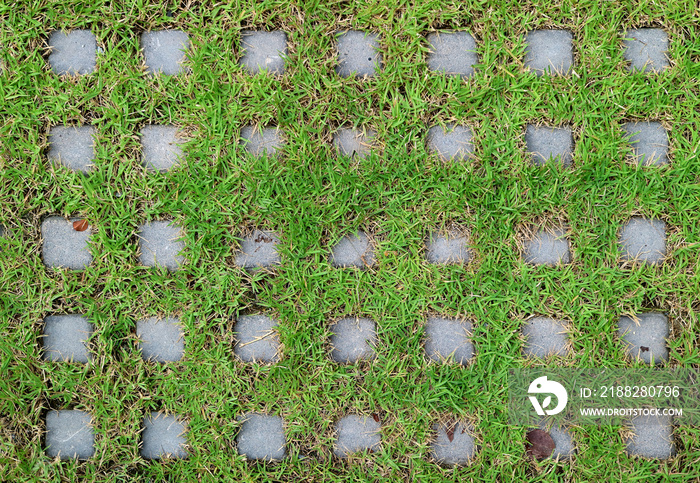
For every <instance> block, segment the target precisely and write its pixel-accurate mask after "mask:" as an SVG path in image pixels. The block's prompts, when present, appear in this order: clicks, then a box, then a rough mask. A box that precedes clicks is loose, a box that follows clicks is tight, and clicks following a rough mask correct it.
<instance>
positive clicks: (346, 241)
mask: <svg viewBox="0 0 700 483" xmlns="http://www.w3.org/2000/svg"><path fill="white" fill-rule="evenodd" d="M374 261H375V257H374V248H373V246H372V241H371V240H370V239H369V237H368V236H367V234H366V233H365V232H363V231H358V232H357V233H355V234H352V235H348V236H345V237H343V238H341V239H340V241H339V242H338V243H337V244H336V245H335V246H334V247H333V249H332V250H331V264H332V265H333V266H334V267H359V268H364V267H370V266H372V265H373V264H374Z"/></svg>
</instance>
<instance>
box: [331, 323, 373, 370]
mask: <svg viewBox="0 0 700 483" xmlns="http://www.w3.org/2000/svg"><path fill="white" fill-rule="evenodd" d="M330 331H331V333H332V335H331V338H330V344H331V359H333V360H334V361H335V362H338V363H340V364H353V363H355V362H358V361H361V360H373V359H374V358H375V357H376V356H377V354H376V353H375V347H376V345H377V343H378V339H377V330H376V323H375V322H374V321H373V320H371V319H365V318H355V317H347V318H344V319H340V320H339V321H337V322H336V323H335V324H333V325H332V326H331V328H330Z"/></svg>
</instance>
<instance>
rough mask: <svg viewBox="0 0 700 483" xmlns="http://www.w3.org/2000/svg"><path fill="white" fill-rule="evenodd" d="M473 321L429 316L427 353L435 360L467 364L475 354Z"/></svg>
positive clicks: (426, 331) (426, 330) (426, 327)
mask: <svg viewBox="0 0 700 483" xmlns="http://www.w3.org/2000/svg"><path fill="white" fill-rule="evenodd" d="M472 328H473V327H472V323H471V321H470V320H467V319H448V318H443V317H428V320H427V322H426V324H425V335H426V339H425V353H426V355H427V356H428V358H429V359H431V360H433V361H445V360H447V361H454V362H456V363H458V364H461V365H463V366H464V365H466V364H467V363H468V362H469V359H471V358H472V357H473V356H474V344H473V343H472V341H471V333H472Z"/></svg>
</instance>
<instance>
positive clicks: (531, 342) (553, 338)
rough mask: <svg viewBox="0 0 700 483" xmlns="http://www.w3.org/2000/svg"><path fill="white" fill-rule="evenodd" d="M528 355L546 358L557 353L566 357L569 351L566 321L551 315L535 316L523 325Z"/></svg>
mask: <svg viewBox="0 0 700 483" xmlns="http://www.w3.org/2000/svg"><path fill="white" fill-rule="evenodd" d="M523 335H524V336H525V345H524V346H523V354H524V355H525V356H527V357H538V358H540V359H544V358H546V357H549V356H552V355H555V356H561V357H564V356H565V355H567V354H568V353H569V347H568V344H567V342H568V339H569V338H568V336H567V328H566V322H564V321H563V320H556V319H551V318H549V317H533V318H531V319H528V320H526V321H525V325H523Z"/></svg>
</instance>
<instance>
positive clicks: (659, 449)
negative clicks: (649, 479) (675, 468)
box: [627, 415, 676, 459]
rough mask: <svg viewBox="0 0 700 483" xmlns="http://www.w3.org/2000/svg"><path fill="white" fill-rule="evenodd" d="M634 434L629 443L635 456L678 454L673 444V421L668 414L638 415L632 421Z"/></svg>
mask: <svg viewBox="0 0 700 483" xmlns="http://www.w3.org/2000/svg"><path fill="white" fill-rule="evenodd" d="M631 429H632V432H633V433H634V435H633V436H632V437H631V438H630V440H629V441H628V443H627V452H628V453H629V454H630V455H633V456H643V457H645V458H655V459H668V458H671V457H672V456H674V455H675V454H676V449H675V447H674V444H673V421H672V419H671V418H670V417H668V416H656V415H654V416H638V417H636V418H633V419H632V421H631Z"/></svg>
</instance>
